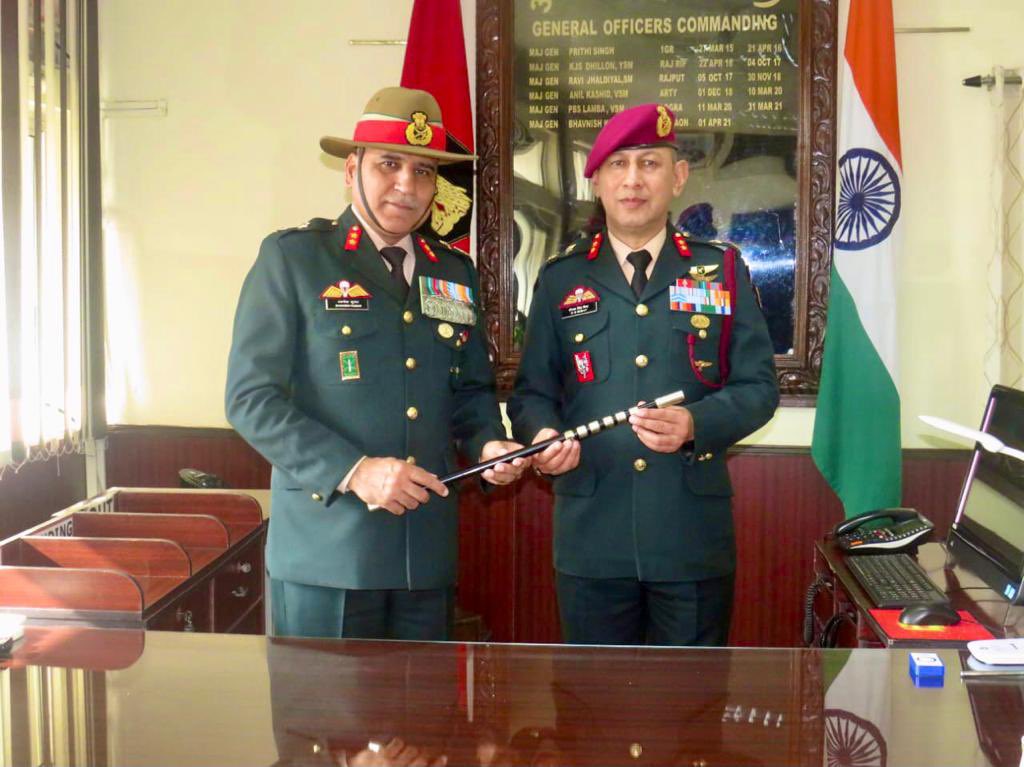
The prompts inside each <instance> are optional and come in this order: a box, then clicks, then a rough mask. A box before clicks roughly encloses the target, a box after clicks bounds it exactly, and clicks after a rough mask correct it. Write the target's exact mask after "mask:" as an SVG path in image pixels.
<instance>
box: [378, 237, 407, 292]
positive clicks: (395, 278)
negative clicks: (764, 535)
mask: <svg viewBox="0 0 1024 767" xmlns="http://www.w3.org/2000/svg"><path fill="white" fill-rule="evenodd" d="M380 254H381V255H382V256H384V260H385V261H387V262H388V265H389V266H390V267H391V281H392V282H393V283H394V284H395V287H397V288H398V291H399V293H401V295H402V297H403V298H404V297H405V296H407V295H408V294H409V283H408V282H406V281H405V250H404V249H403V248H399V247H389V248H381V249H380Z"/></svg>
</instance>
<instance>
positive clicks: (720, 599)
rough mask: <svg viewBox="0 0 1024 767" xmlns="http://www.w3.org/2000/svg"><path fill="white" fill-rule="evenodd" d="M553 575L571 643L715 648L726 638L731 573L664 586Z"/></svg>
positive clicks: (633, 580)
mask: <svg viewBox="0 0 1024 767" xmlns="http://www.w3.org/2000/svg"><path fill="white" fill-rule="evenodd" d="M556 576H557V591H558V612H559V615H560V616H561V623H562V637H563V639H564V640H565V641H566V642H568V643H569V644H612V645H642V644H647V645H673V646H691V647H692V646H703V647H714V646H722V645H725V644H726V643H727V641H728V639H729V621H730V619H731V617H732V590H733V581H734V578H733V576H732V575H727V576H725V577H722V578H710V579H707V580H703V581H666V582H657V581H639V580H637V579H636V578H580V577H578V576H575V575H567V574H565V573H556Z"/></svg>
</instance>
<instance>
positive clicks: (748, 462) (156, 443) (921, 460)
mask: <svg viewBox="0 0 1024 767" xmlns="http://www.w3.org/2000/svg"><path fill="white" fill-rule="evenodd" d="M969 455H970V454H969V452H968V451H940V450H907V451H904V461H903V468H904V472H903V483H904V503H905V504H906V505H907V506H914V507H915V508H917V509H918V510H920V511H921V512H922V513H923V514H925V515H926V516H928V517H929V518H930V519H931V520H932V521H934V522H935V524H936V526H937V528H938V529H939V531H940V535H941V536H944V535H945V533H946V530H948V528H949V524H950V522H951V521H952V518H953V512H954V509H955V506H956V501H957V497H958V495H959V492H960V488H961V483H962V481H963V476H964V472H965V470H966V467H967V462H968V459H969ZM185 467H191V468H197V469H202V470H203V471H209V472H212V473H214V474H217V475H219V476H221V477H222V478H223V479H224V481H225V482H226V483H227V484H228V485H229V486H231V487H239V488H240V487H267V486H268V485H269V480H270V470H269V467H268V465H267V464H266V462H265V461H264V460H263V459H262V458H261V457H260V456H259V455H258V454H257V453H256V452H255V451H253V450H252V448H250V447H249V446H248V445H247V444H246V443H245V442H244V441H243V440H242V439H241V438H239V437H238V435H236V434H235V433H234V432H233V431H231V430H229V429H190V428H179V427H139V426H131V427H116V428H114V429H112V430H111V433H110V435H109V439H108V446H107V481H108V484H110V485H123V486H153V487H171V486H175V485H176V484H177V482H178V469H181V468H185ZM729 470H730V473H731V474H732V478H733V484H734V485H735V489H736V494H735V498H734V511H733V513H734V515H735V518H736V545H737V550H738V556H739V564H738V569H737V580H736V610H735V613H734V617H733V626H732V633H731V638H730V641H731V643H732V644H735V645H747V646H757V645H766V646H779V647H784V646H796V645H799V644H800V643H801V636H800V635H801V626H802V620H803V602H804V594H805V592H806V589H807V586H808V584H809V582H810V580H811V574H812V572H813V568H812V562H813V543H814V541H815V540H816V539H817V538H819V537H821V536H822V535H824V534H825V532H826V531H827V530H828V529H829V528H830V527H831V526H832V525H834V524H835V523H836V522H837V521H839V519H840V518H841V517H842V508H841V506H840V504H839V501H838V499H837V498H836V497H835V495H834V494H833V493H832V491H831V490H830V489H829V487H828V485H827V484H826V483H825V481H824V480H823V479H822V477H821V475H820V474H818V471H817V469H815V468H814V464H813V462H812V461H811V457H810V452H809V450H808V449H807V448H773V447H750V448H737V449H735V450H734V451H733V452H732V454H731V457H730V459H729ZM551 501H552V497H551V492H550V490H549V488H548V486H547V483H546V482H545V481H543V480H541V479H539V478H537V477H534V476H532V475H531V476H530V477H528V478H527V479H525V480H524V481H522V482H521V483H519V484H518V485H517V486H515V487H514V488H501V489H498V490H495V491H493V492H490V493H486V494H485V493H483V492H482V491H481V490H480V489H479V488H478V487H476V486H475V484H474V483H467V486H466V487H465V488H464V491H463V495H462V504H461V506H462V518H461V522H460V531H461V539H460V544H459V549H460V553H461V566H460V585H459V599H460V602H461V604H462V606H463V607H465V608H466V609H468V610H472V611H473V612H476V613H479V614H480V615H482V616H483V618H484V622H485V623H486V625H487V626H488V628H489V629H490V631H491V633H492V636H493V638H494V639H495V640H498V641H518V642H557V641H559V639H560V633H559V629H558V618H557V611H556V607H555V596H554V578H553V573H552V568H551V536H552V524H551V516H552V514H551Z"/></svg>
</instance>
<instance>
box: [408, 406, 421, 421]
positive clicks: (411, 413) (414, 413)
mask: <svg viewBox="0 0 1024 767" xmlns="http://www.w3.org/2000/svg"><path fill="white" fill-rule="evenodd" d="M405 415H406V417H407V418H408V419H409V420H410V421H415V420H416V419H417V418H419V417H420V411H419V410H417V409H416V408H414V407H410V408H409V409H408V410H406V411H405Z"/></svg>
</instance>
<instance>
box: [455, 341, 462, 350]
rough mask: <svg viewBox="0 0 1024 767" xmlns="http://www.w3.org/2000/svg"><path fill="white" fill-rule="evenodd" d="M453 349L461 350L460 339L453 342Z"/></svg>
mask: <svg viewBox="0 0 1024 767" xmlns="http://www.w3.org/2000/svg"><path fill="white" fill-rule="evenodd" d="M455 348H456V349H461V348H462V339H459V340H458V341H456V342H455Z"/></svg>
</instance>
